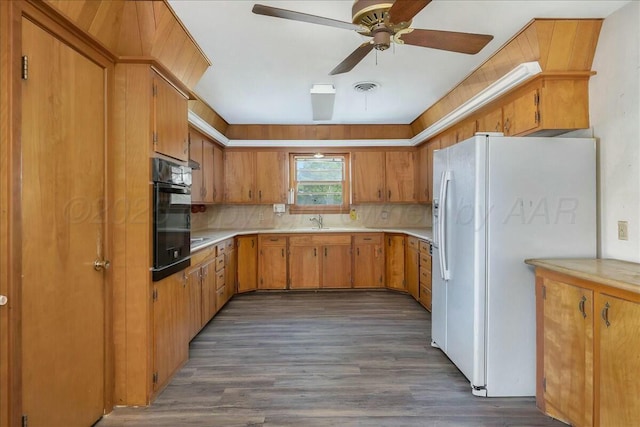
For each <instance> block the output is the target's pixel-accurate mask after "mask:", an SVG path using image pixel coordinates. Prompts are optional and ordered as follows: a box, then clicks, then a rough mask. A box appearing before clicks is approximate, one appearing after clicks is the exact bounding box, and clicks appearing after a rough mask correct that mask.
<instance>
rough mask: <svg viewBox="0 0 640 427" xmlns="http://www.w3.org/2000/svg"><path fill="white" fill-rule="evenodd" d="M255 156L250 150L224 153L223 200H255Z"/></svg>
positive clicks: (249, 201) (235, 201)
mask: <svg viewBox="0 0 640 427" xmlns="http://www.w3.org/2000/svg"><path fill="white" fill-rule="evenodd" d="M254 180H255V157H254V155H253V153H252V152H250V151H230V152H226V153H225V154H224V200H225V202H226V203H251V202H254V201H255V190H254V187H253V186H254Z"/></svg>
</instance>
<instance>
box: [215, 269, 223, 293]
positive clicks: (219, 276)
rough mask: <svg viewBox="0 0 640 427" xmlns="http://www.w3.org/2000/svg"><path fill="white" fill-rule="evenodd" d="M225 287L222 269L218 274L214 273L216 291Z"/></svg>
mask: <svg viewBox="0 0 640 427" xmlns="http://www.w3.org/2000/svg"><path fill="white" fill-rule="evenodd" d="M224 285H225V280H224V268H223V269H222V270H220V271H218V272H216V289H220V288H221V287H223V286H224Z"/></svg>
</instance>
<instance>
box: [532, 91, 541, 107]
mask: <svg viewBox="0 0 640 427" xmlns="http://www.w3.org/2000/svg"><path fill="white" fill-rule="evenodd" d="M533 104H534V105H540V94H539V93H538V92H536V93H535V94H534V95H533Z"/></svg>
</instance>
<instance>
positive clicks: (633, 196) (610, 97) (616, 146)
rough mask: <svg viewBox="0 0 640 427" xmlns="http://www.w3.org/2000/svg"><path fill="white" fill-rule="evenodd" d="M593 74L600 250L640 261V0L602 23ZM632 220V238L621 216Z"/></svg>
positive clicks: (609, 255) (608, 255) (605, 255)
mask: <svg viewBox="0 0 640 427" xmlns="http://www.w3.org/2000/svg"><path fill="white" fill-rule="evenodd" d="M592 69H593V70H594V71H596V72H597V74H596V75H595V76H593V77H592V78H591V80H590V84H589V99H590V101H589V102H590V106H589V107H590V114H591V126H592V132H593V136H594V137H596V138H598V150H599V170H598V172H599V183H598V185H599V205H600V208H599V209H600V212H599V216H600V219H599V256H600V257H602V258H618V259H624V260H628V261H634V262H640V2H637V1H632V2H631V3H629V4H628V5H626V6H625V7H623V8H622V9H620V10H618V11H617V12H615V13H614V14H612V15H611V16H609V17H607V18H606V19H605V21H604V24H603V26H602V31H601V33H600V38H599V40H598V46H597V48H596V54H595V58H594V61H593V67H592ZM618 221H628V223H629V240H627V241H623V240H618V233H617V222H618Z"/></svg>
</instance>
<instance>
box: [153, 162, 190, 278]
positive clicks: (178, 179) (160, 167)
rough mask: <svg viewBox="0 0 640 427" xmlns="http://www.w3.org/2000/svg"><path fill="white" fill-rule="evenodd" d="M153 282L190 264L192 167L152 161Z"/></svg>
mask: <svg viewBox="0 0 640 427" xmlns="http://www.w3.org/2000/svg"><path fill="white" fill-rule="evenodd" d="M152 170H153V269H152V272H153V281H154V282H155V281H158V280H160V279H163V278H165V277H167V276H170V275H171V274H173V273H176V272H178V271H181V270H184V269H185V268H187V267H189V265H191V258H190V257H191V249H190V246H191V168H189V167H187V166H181V165H179V164H177V163H173V162H170V161H167V160H164V159H158V158H154V159H153V160H152Z"/></svg>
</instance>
